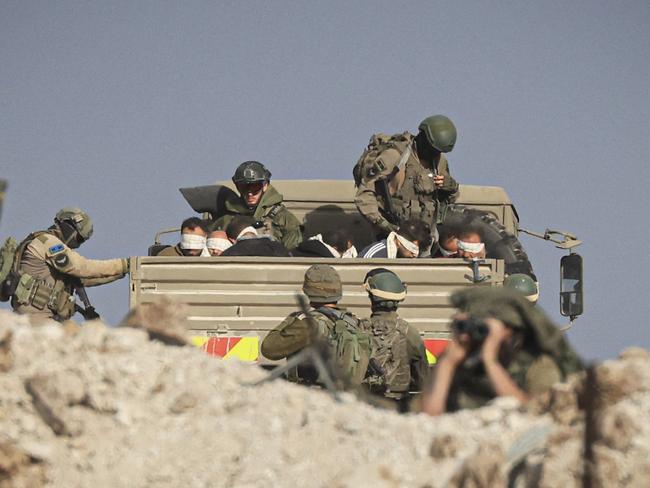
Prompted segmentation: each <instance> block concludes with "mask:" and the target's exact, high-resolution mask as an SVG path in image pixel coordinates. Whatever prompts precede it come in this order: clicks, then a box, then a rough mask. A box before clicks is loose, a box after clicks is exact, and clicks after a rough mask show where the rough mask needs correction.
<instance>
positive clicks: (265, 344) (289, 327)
mask: <svg viewBox="0 0 650 488" xmlns="http://www.w3.org/2000/svg"><path fill="white" fill-rule="evenodd" d="M309 314H310V317H311V318H312V319H313V320H314V323H315V324H316V325H317V327H318V330H317V334H316V335H317V337H322V338H325V337H327V335H328V334H329V333H330V331H331V329H332V327H333V326H334V322H333V321H332V320H331V319H330V318H329V317H327V316H326V315H324V314H323V313H321V312H318V311H317V310H310V311H309ZM309 327H310V325H309V322H308V321H307V317H306V316H305V314H304V313H303V312H293V313H292V314H289V315H288V316H287V317H286V318H285V319H284V320H283V321H282V323H281V324H280V325H278V326H277V327H275V328H274V329H273V330H271V331H270V332H269V333H268V334H267V335H266V337H265V338H264V340H263V341H262V346H261V350H262V355H263V356H264V357H266V358H268V359H271V360H280V359H285V358H287V357H289V356H292V355H293V354H296V353H297V352H300V351H301V350H302V349H304V348H305V347H307V346H308V345H309V344H310V343H311V339H310V338H311V337H312V334H311V333H310V330H309Z"/></svg>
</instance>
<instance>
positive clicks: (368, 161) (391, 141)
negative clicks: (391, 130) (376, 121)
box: [352, 132, 413, 186]
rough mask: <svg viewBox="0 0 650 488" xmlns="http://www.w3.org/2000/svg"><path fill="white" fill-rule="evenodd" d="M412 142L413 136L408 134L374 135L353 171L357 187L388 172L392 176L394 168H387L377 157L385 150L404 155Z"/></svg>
mask: <svg viewBox="0 0 650 488" xmlns="http://www.w3.org/2000/svg"><path fill="white" fill-rule="evenodd" d="M412 141H413V136H412V135H411V134H409V133H408V132H403V133H401V134H393V135H388V134H382V133H378V134H373V135H372V137H371V138H370V142H368V147H366V149H365V151H363V154H362V155H361V157H360V158H359V160H358V161H357V164H356V165H355V166H354V169H353V170H352V175H353V176H354V184H355V186H359V185H360V184H361V182H362V181H364V180H369V179H374V178H376V177H377V176H378V175H380V174H382V173H385V172H386V171H387V170H388V173H389V174H390V172H391V171H393V169H394V168H386V167H385V165H384V164H383V163H382V161H380V160H378V159H377V157H378V156H379V155H380V154H381V153H382V152H384V151H385V150H387V149H391V148H392V149H395V150H397V152H399V153H400V154H402V155H404V154H406V150H407V149H408V148H409V146H410V144H411V142H412ZM404 162H405V161H404ZM401 164H403V162H402V161H400V165H401Z"/></svg>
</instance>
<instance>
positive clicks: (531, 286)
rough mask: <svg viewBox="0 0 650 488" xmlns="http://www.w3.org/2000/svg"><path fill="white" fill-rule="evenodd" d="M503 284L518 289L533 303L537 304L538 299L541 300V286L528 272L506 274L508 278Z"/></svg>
mask: <svg viewBox="0 0 650 488" xmlns="http://www.w3.org/2000/svg"><path fill="white" fill-rule="evenodd" d="M503 286H505V287H506V288H512V289H513V290H517V291H518V292H519V293H521V294H522V295H524V296H525V297H526V299H527V300H528V301H529V302H530V303H532V304H533V305H536V304H537V300H539V286H538V285H537V283H536V282H535V280H534V279H532V278H531V277H530V276H528V275H527V274H523V273H515V274H511V275H509V276H506V279H505V280H504V281H503Z"/></svg>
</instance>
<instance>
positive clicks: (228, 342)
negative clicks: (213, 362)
mask: <svg viewBox="0 0 650 488" xmlns="http://www.w3.org/2000/svg"><path fill="white" fill-rule="evenodd" d="M192 344H194V345H195V346H196V347H200V348H201V349H203V350H204V351H205V352H206V353H207V354H208V355H210V356H217V357H220V358H223V359H230V358H237V359H239V360H240V361H257V358H258V357H259V347H260V338H259V337H257V336H254V337H230V336H224V337H221V336H220V337H206V336H194V337H192Z"/></svg>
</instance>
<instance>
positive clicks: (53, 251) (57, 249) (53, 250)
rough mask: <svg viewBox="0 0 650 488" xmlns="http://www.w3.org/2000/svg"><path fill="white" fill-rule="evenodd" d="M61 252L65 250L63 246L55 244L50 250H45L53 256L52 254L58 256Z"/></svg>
mask: <svg viewBox="0 0 650 488" xmlns="http://www.w3.org/2000/svg"><path fill="white" fill-rule="evenodd" d="M63 250H65V246H64V245H63V244H55V245H54V246H52V247H50V248H49V249H48V250H47V252H48V253H49V254H50V255H53V254H58V253H60V252H61V251H63Z"/></svg>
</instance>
